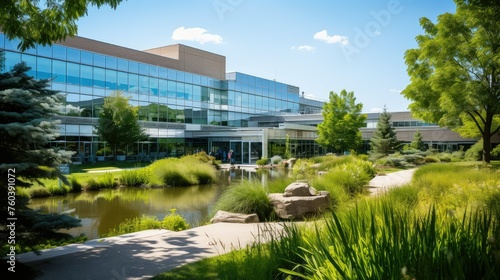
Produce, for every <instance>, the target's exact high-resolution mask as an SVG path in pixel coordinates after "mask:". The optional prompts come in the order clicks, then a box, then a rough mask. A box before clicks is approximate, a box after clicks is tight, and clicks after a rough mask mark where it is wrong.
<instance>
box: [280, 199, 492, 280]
mask: <svg viewBox="0 0 500 280" xmlns="http://www.w3.org/2000/svg"><path fill="white" fill-rule="evenodd" d="M388 201H389V200H383V199H381V200H371V201H367V202H365V203H364V204H359V205H357V207H355V208H353V209H350V210H348V211H345V212H341V213H333V214H332V216H331V218H327V219H326V221H325V226H324V227H320V226H318V227H317V229H316V231H317V234H316V236H315V237H314V238H310V239H308V240H306V241H305V242H306V243H307V246H305V247H303V248H302V250H303V252H301V253H300V255H301V256H302V260H303V262H304V264H303V265H299V266H297V267H296V268H295V269H293V270H289V269H281V270H282V271H283V272H286V273H288V274H290V275H294V276H298V277H300V278H303V279H496V278H495V277H498V275H499V274H498V273H500V267H499V266H498V265H499V264H500V259H499V258H498V256H499V253H500V251H499V248H498V238H499V237H500V235H499V234H500V227H499V223H498V220H496V219H494V218H493V216H492V215H491V213H490V212H488V211H474V212H470V213H469V212H468V213H466V214H464V215H463V216H462V217H461V219H456V218H449V217H447V216H446V215H440V214H439V212H438V211H436V209H435V208H434V207H432V208H431V209H430V210H429V211H428V212H427V213H426V214H425V215H423V216H422V215H420V214H417V212H415V211H409V210H404V209H396V208H394V207H392V204H391V203H388ZM298 269H302V271H303V272H299V270H298Z"/></svg>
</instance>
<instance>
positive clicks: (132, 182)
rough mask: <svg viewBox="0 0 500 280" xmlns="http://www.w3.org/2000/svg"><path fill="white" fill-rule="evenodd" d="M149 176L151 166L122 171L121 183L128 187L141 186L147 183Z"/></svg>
mask: <svg viewBox="0 0 500 280" xmlns="http://www.w3.org/2000/svg"><path fill="white" fill-rule="evenodd" d="M149 176H150V172H149V168H141V169H133V170H126V171H123V172H122V173H121V178H120V183H121V184H122V185H124V186H128V187H140V186H143V185H147V183H148V180H149V179H148V178H149Z"/></svg>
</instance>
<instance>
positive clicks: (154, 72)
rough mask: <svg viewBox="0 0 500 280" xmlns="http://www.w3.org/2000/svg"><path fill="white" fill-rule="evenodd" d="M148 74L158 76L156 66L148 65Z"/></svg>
mask: <svg viewBox="0 0 500 280" xmlns="http://www.w3.org/2000/svg"><path fill="white" fill-rule="evenodd" d="M149 76H153V77H158V66H155V65H149Z"/></svg>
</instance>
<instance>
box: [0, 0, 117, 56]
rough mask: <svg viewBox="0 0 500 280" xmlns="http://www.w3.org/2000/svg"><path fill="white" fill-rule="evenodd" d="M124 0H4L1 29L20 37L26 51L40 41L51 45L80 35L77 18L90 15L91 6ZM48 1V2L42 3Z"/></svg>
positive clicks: (9, 36) (1, 6) (111, 3)
mask: <svg viewBox="0 0 500 280" xmlns="http://www.w3.org/2000/svg"><path fill="white" fill-rule="evenodd" d="M122 1H123V0H65V1H63V0H46V1H39V0H22V1H21V0H2V1H0V29H1V31H2V32H3V33H5V35H6V36H7V38H9V39H14V38H19V39H20V40H21V42H20V44H19V46H18V47H19V49H20V50H22V51H24V50H26V49H29V48H33V47H34V46H35V45H36V44H41V45H44V46H45V45H50V44H52V43H53V42H55V41H59V40H64V39H65V38H66V37H67V36H74V35H76V34H77V31H78V27H77V25H76V21H77V20H78V19H79V18H81V17H83V16H84V15H86V14H87V10H88V7H89V6H97V7H98V8H99V7H101V6H104V5H109V6H110V7H111V8H113V9H116V7H117V6H118V5H119V4H120V3H121V2H122ZM41 2H44V3H41Z"/></svg>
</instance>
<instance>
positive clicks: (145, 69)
mask: <svg viewBox="0 0 500 280" xmlns="http://www.w3.org/2000/svg"><path fill="white" fill-rule="evenodd" d="M139 74H141V75H149V65H147V64H144V63H139Z"/></svg>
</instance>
